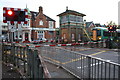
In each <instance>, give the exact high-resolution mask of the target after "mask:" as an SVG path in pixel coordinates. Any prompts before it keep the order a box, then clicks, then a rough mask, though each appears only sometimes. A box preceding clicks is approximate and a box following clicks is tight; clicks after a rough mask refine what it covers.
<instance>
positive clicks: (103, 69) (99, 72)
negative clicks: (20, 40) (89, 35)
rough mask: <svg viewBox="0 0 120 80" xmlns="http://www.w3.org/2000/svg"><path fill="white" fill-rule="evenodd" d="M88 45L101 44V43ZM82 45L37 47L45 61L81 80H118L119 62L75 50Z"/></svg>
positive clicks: (119, 76) (119, 73)
mask: <svg viewBox="0 0 120 80" xmlns="http://www.w3.org/2000/svg"><path fill="white" fill-rule="evenodd" d="M90 45H92V47H98V46H99V47H101V46H102V44H101V43H100V45H99V43H98V44H97V45H96V44H90ZM82 46H83V45H79V46H78V45H76V46H56V47H55V46H43V47H39V49H38V52H39V54H40V55H41V56H42V57H43V58H44V60H45V61H48V62H51V63H53V64H56V65H58V66H60V67H62V68H64V69H65V70H67V71H68V72H70V73H71V74H73V75H75V76H76V77H78V78H80V79H82V80H85V79H89V80H93V79H99V80H102V79H103V80H105V79H107V80H111V79H113V80H116V79H117V80H120V64H117V63H114V62H109V61H107V60H103V59H100V58H96V57H92V56H89V55H84V54H81V53H80V52H76V50H78V49H80V48H82ZM85 46H86V45H85Z"/></svg>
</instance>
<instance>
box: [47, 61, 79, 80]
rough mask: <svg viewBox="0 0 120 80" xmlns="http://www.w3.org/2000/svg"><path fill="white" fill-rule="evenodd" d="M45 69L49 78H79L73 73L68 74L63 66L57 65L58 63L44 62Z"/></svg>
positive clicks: (76, 79) (75, 79) (72, 79)
mask: <svg viewBox="0 0 120 80" xmlns="http://www.w3.org/2000/svg"><path fill="white" fill-rule="evenodd" d="M45 64H46V66H47V69H48V71H49V73H50V75H51V78H55V79H56V78H57V79H71V80H79V79H78V78H77V77H75V76H74V75H72V74H70V73H69V72H67V71H66V70H64V69H63V68H61V67H59V66H58V65H54V64H53V63H50V62H45Z"/></svg>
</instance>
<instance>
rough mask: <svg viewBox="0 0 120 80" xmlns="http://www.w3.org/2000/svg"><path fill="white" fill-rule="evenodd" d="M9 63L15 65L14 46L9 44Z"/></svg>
mask: <svg viewBox="0 0 120 80" xmlns="http://www.w3.org/2000/svg"><path fill="white" fill-rule="evenodd" d="M11 63H12V64H13V65H15V44H14V43H13V44H11Z"/></svg>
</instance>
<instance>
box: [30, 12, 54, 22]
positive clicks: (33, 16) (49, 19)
mask: <svg viewBox="0 0 120 80" xmlns="http://www.w3.org/2000/svg"><path fill="white" fill-rule="evenodd" d="M30 12H31V15H32V20H35V17H36V16H37V15H38V14H39V12H34V11H30ZM43 15H44V16H45V17H46V19H47V21H55V20H54V19H52V18H50V17H48V16H47V15H45V14H43Z"/></svg>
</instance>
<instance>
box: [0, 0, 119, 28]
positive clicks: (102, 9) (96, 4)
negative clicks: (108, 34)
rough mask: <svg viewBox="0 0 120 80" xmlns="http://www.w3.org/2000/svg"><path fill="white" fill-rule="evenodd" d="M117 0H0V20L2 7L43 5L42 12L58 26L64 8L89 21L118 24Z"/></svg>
mask: <svg viewBox="0 0 120 80" xmlns="http://www.w3.org/2000/svg"><path fill="white" fill-rule="evenodd" d="M118 2H119V0H0V20H1V21H2V19H3V18H2V16H3V7H13V8H22V9H24V8H25V7H26V4H27V7H28V8H29V9H30V10H31V11H37V12H38V8H39V6H42V7H43V13H44V14H46V15H47V16H49V17H51V18H52V19H54V20H56V24H57V25H56V26H57V27H58V26H59V25H58V21H59V18H58V16H56V15H58V14H59V13H62V12H64V11H65V10H66V6H68V9H69V10H75V11H77V12H80V13H83V14H86V16H85V17H84V19H85V20H86V21H87V22H89V21H93V22H94V23H101V24H106V23H107V22H110V21H113V22H115V23H117V24H118Z"/></svg>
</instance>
